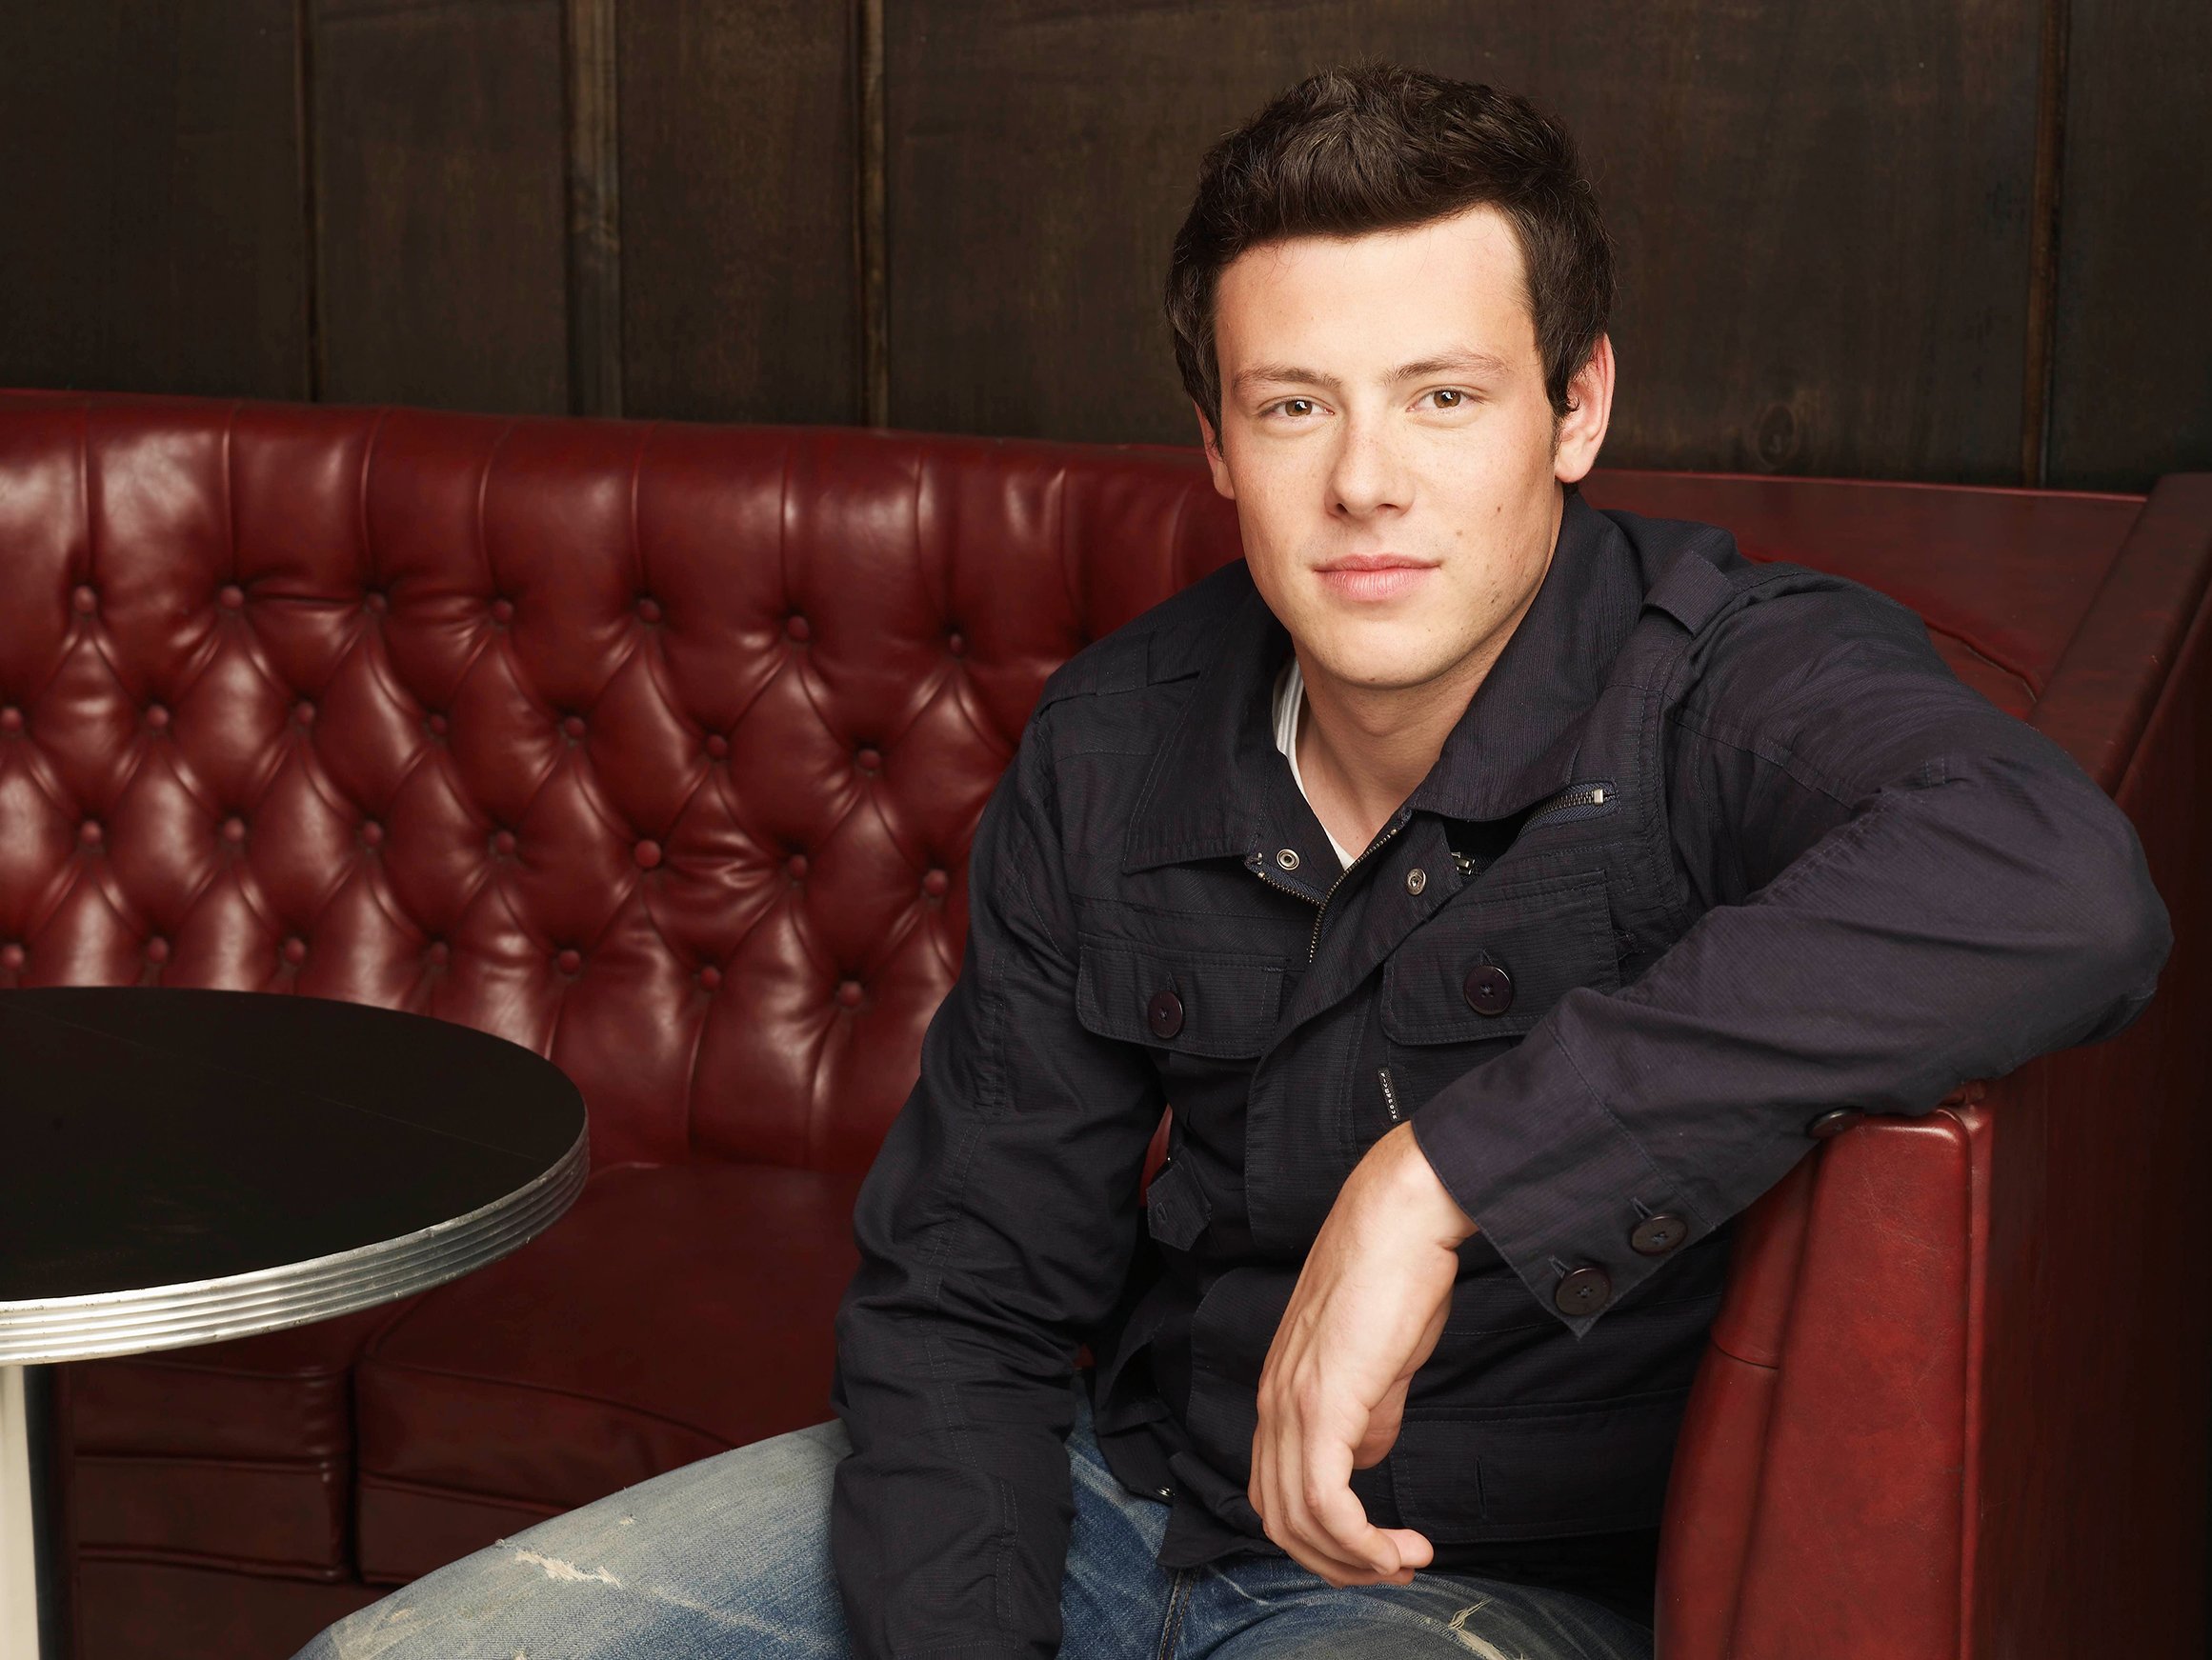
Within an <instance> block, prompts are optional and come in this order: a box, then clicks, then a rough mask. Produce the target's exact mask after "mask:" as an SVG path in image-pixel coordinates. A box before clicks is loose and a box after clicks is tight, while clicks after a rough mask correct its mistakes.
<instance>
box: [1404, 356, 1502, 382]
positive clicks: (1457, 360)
mask: <svg viewBox="0 0 2212 1660" xmlns="http://www.w3.org/2000/svg"><path fill="white" fill-rule="evenodd" d="M1453 370H1458V371H1459V372H1460V373H1463V374H1503V373H1504V372H1505V359H1503V358H1502V357H1493V356H1492V355H1491V354H1490V353H1489V352H1487V351H1464V350H1462V351H1445V352H1441V353H1439V354H1438V355H1437V356H1435V357H1424V358H1422V359H1421V360H1420V361H1419V362H1418V363H1407V364H1401V365H1400V366H1399V367H1398V370H1397V372H1396V373H1394V374H1393V375H1392V376H1391V379H1393V380H1418V379H1419V378H1420V377H1421V376H1422V375H1426V374H1449V373H1451V372H1452V371H1453Z"/></svg>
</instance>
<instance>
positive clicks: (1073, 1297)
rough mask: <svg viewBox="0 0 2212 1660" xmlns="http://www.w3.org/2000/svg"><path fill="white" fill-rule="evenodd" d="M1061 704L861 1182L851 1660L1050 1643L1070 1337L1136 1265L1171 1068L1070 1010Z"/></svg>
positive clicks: (975, 865)
mask: <svg viewBox="0 0 2212 1660" xmlns="http://www.w3.org/2000/svg"><path fill="white" fill-rule="evenodd" d="M1048 716H1049V710H1047V711H1045V712H1044V713H1040V715H1039V716H1038V717H1037V718H1036V720H1033V722H1032V724H1031V727H1030V730H1029V731H1028V732H1027V733H1026V734H1025V736H1024V739H1023V742H1022V745H1021V748H1020V750H1019V752H1018V753H1017V755H1016V760H1015V763H1014V765H1013V766H1012V767H1010V768H1009V769H1008V771H1007V773H1006V775H1005V777H1004V778H1003V779H1002V780H1001V782H1000V784H999V786H998V788H997V790H996V791H995V793H994V795H993V797H992V799H991V802H990V805H989V807H988V808H987V809H986V810H985V812H984V814H983V818H982V822H981V824H980V825H979V827H978V829H977V831H976V837H975V847H974V850H973V853H972V855H971V863H970V882H969V892H970V896H971V897H970V906H971V913H970V919H969V928H968V937H967V944H966V948H965V955H964V958H963V961H962V965H961V969H960V972H959V975H958V978H957V980H956V981H955V985H954V987H953V990H951V992H950V993H949V994H948V995H947V997H946V999H945V1001H944V1003H943V1004H942V1005H941V1006H940V1008H939V1010H938V1011H937V1013H936V1015H935V1018H934V1019H933V1020H932V1022H931V1024H930V1027H929V1030H928V1033H927V1036H926V1037H925V1039H924V1041H923V1045H922V1058H921V1075H920V1078H919V1081H918V1082H917V1083H916V1084H915V1089H914V1091H913V1093H912V1095H911V1096H910V1097H909V1098H908V1100H907V1102H906V1105H905V1107H904V1108H903V1110H901V1111H900V1113H899V1115H898V1117H897V1119H896V1120H895V1123H894V1124H893V1126H892V1129H891V1130H890V1133H889V1136H888V1138H887V1139H886V1141H885V1143H884V1146H883V1150H882V1151H881V1153H880V1155H879V1156H878V1158H877V1159H876V1162H875V1166H874V1168H873V1169H872V1170H871V1171H870V1174H869V1176H868V1179H867V1182H866V1183H865V1185H864V1186H863V1188H862V1189H861V1192H860V1198H859V1203H858V1208H857V1210H856V1213H855V1223H854V1227H855V1236H856V1239H857V1242H858V1245H859V1249H860V1257H861V1266H860V1268H859V1270H858V1272H857V1273H856V1274H855V1278H854V1279H853V1281H852V1284H851V1286H850V1287H849V1289H848V1290H847V1291H846V1293H845V1297H844V1300H843V1303H842V1305H841V1307H840V1309H839V1311H838V1315H837V1372H836V1381H835V1389H834V1397H833V1398H834V1402H835V1408H836V1410H837V1412H838V1414H839V1416H840V1417H841V1418H842V1419H843V1420H844V1422H845V1425H846V1427H847V1429H848V1430H849V1431H850V1433H851V1436H852V1441H853V1448H854V1450H853V1452H852V1454H851V1456H849V1457H848V1458H846V1459H844V1460H843V1461H842V1462H840V1463H839V1465H838V1467H837V1470H836V1474H835V1487H834V1491H833V1499H832V1509H831V1549H832V1555H833V1559H834V1563H835V1572H836V1577H837V1582H838V1586H839V1589H840V1591H841V1593H842V1595H843V1598H844V1603H845V1609H846V1612H847V1616H848V1623H849V1625H850V1628H851V1631H852V1640H853V1651H854V1652H855V1654H856V1655H862V1656H872V1657H887V1656H894V1655H919V1654H924V1653H926V1654H929V1655H932V1656H940V1657H941V1656H952V1655H963V1656H966V1655H975V1656H983V1655H992V1656H996V1655H1024V1656H1028V1655H1036V1656H1049V1655H1051V1654H1053V1653H1055V1652H1056V1650H1057V1648H1058V1645H1059V1638H1060V1617H1059V1602H1060V1581H1061V1575H1062V1572H1063V1570H1064V1566H1065V1559H1066V1553H1067V1543H1068V1535H1069V1530H1070V1527H1071V1523H1072V1519H1073V1514H1074V1504H1073V1498H1072V1494H1071V1491H1070V1487H1069V1474H1068V1461H1067V1450H1066V1440H1067V1436H1068V1432H1069V1430H1070V1427H1071V1424H1072V1421H1073V1414H1074V1394H1073V1377H1074V1364H1075V1359H1076V1349H1077V1347H1078V1345H1079V1344H1080V1343H1081V1342H1083V1341H1084V1339H1085V1337H1086V1335H1087V1333H1088V1331H1089V1330H1090V1329H1092V1328H1093V1327H1094V1326H1095V1325H1096V1323H1097V1322H1098V1321H1099V1320H1100V1319H1101V1318H1102V1317H1103V1316H1104V1315H1105V1313H1106V1312H1107V1311H1108V1310H1109V1309H1110V1308H1111V1306H1112V1303H1113V1300H1114V1298H1115V1296H1116V1293H1117V1292H1118V1291H1119V1290H1120V1287H1121V1282H1122V1279H1123V1277H1124V1275H1125V1274H1126V1273H1127V1271H1128V1268H1129V1262H1130V1258H1131V1254H1132V1252H1133V1250H1134V1248H1135V1243H1136V1226H1137V1217H1138V1210H1137V1202H1138V1186H1139V1177H1140V1172H1141V1170H1142V1165H1143V1158H1144V1152H1145V1148H1146V1146H1147V1144H1148V1143H1149V1141H1150V1139H1151V1136H1152V1133H1153V1131H1154V1130H1155V1129H1156V1126H1157V1124H1158V1121H1159V1116H1160V1111H1161V1102H1160V1085H1159V1081H1158V1077H1157V1074H1156V1071H1155V1070H1153V1069H1152V1067H1151V1066H1150V1064H1149V1062H1147V1060H1146V1059H1145V1057H1144V1055H1143V1051H1142V1050H1138V1049H1136V1048H1135V1047H1134V1046H1129V1045H1124V1044H1120V1043H1116V1042H1114V1041H1111V1040H1108V1039H1105V1038H1101V1037H1097V1036H1095V1035H1094V1034H1092V1033H1091V1032H1089V1031H1087V1030H1084V1029H1083V1027H1082V1026H1081V1025H1080V1024H1079V1023H1078V1022H1077V1020H1076V1014H1075V1008H1076V998H1075V980H1076V960H1077V950H1076V942H1075V938H1074V932H1075V930H1074V925H1073V920H1072V916H1071V913H1070V901H1069V897H1068V893H1067V889H1066V881H1065V877H1064V873H1063V871H1062V868H1061V858H1060V849H1059V839H1058V834H1057V831H1056V828H1055V823H1054V818H1055V807H1054V800H1053V790H1052V775H1051V765H1050V760H1049V750H1050V744H1049V738H1048V736H1047V734H1046V732H1045V731H1044V730H1043V728H1044V725H1045V724H1046V723H1047V719H1048Z"/></svg>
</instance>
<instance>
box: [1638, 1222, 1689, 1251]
mask: <svg viewBox="0 0 2212 1660" xmlns="http://www.w3.org/2000/svg"><path fill="white" fill-rule="evenodd" d="M1689 1237H1690V1225H1689V1224H1688V1223H1687V1222H1685V1221H1683V1220H1682V1219H1681V1218H1680V1217H1679V1216H1646V1217H1645V1218H1644V1219H1643V1220H1642V1221H1641V1222H1639V1223H1638V1224H1637V1225H1636V1231H1635V1232H1633V1233H1631V1234H1630V1235H1629V1236H1628V1244H1629V1249H1630V1250H1634V1251H1636V1252H1637V1253H1638V1254H1639V1255H1641V1256H1664V1255H1666V1253H1667V1252H1668V1251H1670V1250H1674V1248H1675V1247H1676V1246H1678V1245H1679V1244H1681V1242H1682V1241H1683V1240H1685V1239H1687V1238H1689Z"/></svg>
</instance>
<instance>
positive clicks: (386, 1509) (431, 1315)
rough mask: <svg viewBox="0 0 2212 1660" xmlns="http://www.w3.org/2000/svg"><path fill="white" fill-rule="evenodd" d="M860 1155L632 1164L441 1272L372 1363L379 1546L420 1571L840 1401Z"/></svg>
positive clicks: (367, 1540) (363, 1556)
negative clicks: (523, 1236)
mask: <svg viewBox="0 0 2212 1660" xmlns="http://www.w3.org/2000/svg"><path fill="white" fill-rule="evenodd" d="M858 1189H859V1178H858V1177H857V1176H854V1175H839V1174H824V1173H821V1172H817V1171H811V1170H785V1169H781V1168H773V1167H768V1166H760V1165H727V1164H694V1165H673V1166H640V1165H628V1166H618V1167H615V1168H613V1169H610V1170H602V1171H599V1172H598V1173H596V1174H594V1175H593V1178H592V1180H591V1181H590V1183H589V1184H588V1185H587V1186H586V1188H585V1190H584V1192H583V1193H582V1195H581V1196H580V1197H579V1198H578V1199H577V1201H576V1203H575V1205H574V1207H573V1209H572V1210H570V1212H569V1213H568V1215H566V1216H564V1217H563V1218H562V1219H561V1220H560V1221H559V1222H558V1223H556V1224H555V1225H554V1226H553V1228H552V1229H550V1230H547V1231H546V1232H545V1233H544V1234H543V1235H541V1236H540V1237H539V1238H537V1239H535V1240H533V1242H532V1243H531V1244H529V1245H528V1246H526V1247H524V1248H523V1249H522V1250H519V1251H517V1252H515V1253H514V1254H513V1256H511V1257H508V1258H506V1259H504V1260H503V1261H500V1262H497V1263H494V1264H493V1265H492V1266H490V1267H488V1268H485V1269H482V1270H478V1271H477V1272H475V1273H473V1274H471V1275H469V1276H468V1277H467V1278H465V1279H461V1280H457V1281H455V1282H453V1283H452V1285H448V1286H443V1287H440V1288H439V1289H437V1290H433V1291H431V1292H430V1293H428V1294H427V1295H426V1296H424V1297H423V1299H422V1300H421V1301H420V1302H419V1303H418V1304H417V1305H416V1306H415V1307H414V1308H413V1309H412V1310H410V1311H409V1312H408V1313H407V1315H406V1316H405V1317H404V1318H402V1319H400V1320H398V1321H396V1322H395V1323H393V1324H392V1326H391V1327H389V1328H388V1329H387V1330H385V1331H384V1332H383V1333H382V1335H381V1336H380V1337H379V1338H378V1339H377V1340H376V1341H375V1343H373V1344H372V1346H371V1348H370V1350H369V1351H368V1352H367V1353H366V1354H365V1355H364V1356H363V1357H362V1360H361V1364H360V1367H359V1369H358V1372H357V1375H356V1382H355V1389H356V1394H357V1401H358V1430H359V1436H360V1501H359V1511H360V1513H359V1562H360V1569H361V1572H362V1574H363V1576H364V1577H365V1578H368V1579H371V1580H372V1581H376V1582H380V1583H388V1584H390V1583H400V1582H403V1581H405V1580H408V1579H412V1578H414V1577H415V1576H417V1575H419V1574H422V1573H427V1572H429V1571H430V1570H432V1569H433V1568H436V1567H438V1566H440V1565H441V1564H442V1563H445V1562H448V1561H451V1560H452V1558H453V1557H455V1556H458V1555H462V1554H465V1553H466V1552H468V1551H470V1550H475V1549H477V1548H479V1547H481V1546H484V1545H489V1544H492V1543H493V1542H494V1541H495V1540H496V1539H498V1538H499V1537H500V1536H502V1535H503V1534H505V1533H507V1532H509V1531H512V1530H515V1529H517V1528H519V1527H522V1526H527V1525H528V1524H529V1523H530V1522H532V1521H534V1520H537V1519H539V1518H541V1517H543V1516H547V1515H552V1514H554V1513H557V1512H558V1511H560V1510H568V1509H571V1508H573V1507H574V1506H576V1505H581V1504H587V1503H589V1502H590V1501H592V1500H593V1499H596V1498H599V1497H602V1496H603V1495H605V1494H607V1493H610V1492H613V1491H614V1490H616V1489H618V1488H623V1487H628V1486H631V1485H633V1483H636V1482H640V1481H644V1480H646V1479H648V1478H649V1477H652V1476H654V1475H657V1474H659V1473H661V1472H662V1471H664V1470H673V1469H674V1468H676V1467H677V1466H678V1465H681V1464H687V1463H689V1462H691V1461H692V1460H694V1459H696V1458H702V1457H705V1456H707V1455H709V1454H711V1453H714V1452H718V1451H721V1450H725V1449H727V1448H731V1447H737V1446H742V1445H743V1444H745V1443H746V1442H749V1441H755V1440H758V1439H760V1438H761V1437H763V1436H767V1435H774V1434H780V1433H781V1432H783V1431H784V1430H795V1429H799V1428H801V1427H802V1426H804V1425H808V1424H817V1423H820V1422H821V1421H822V1420H823V1419H825V1418H827V1417H829V1416H830V1404H829V1392H830V1369H831V1363H832V1359H833V1352H834V1338H833V1331H832V1317H833V1315H834V1314H835V1310H836V1305H837V1298H838V1295H839V1293H840V1292H841V1291H842V1290H844V1287H845V1283H846V1281H847V1280H849V1279H850V1278H851V1277H852V1274H853V1270H854V1269H855V1267H856V1266H857V1261H858V1259H857V1256H856V1255H855V1250H854V1247H853V1242H852V1213H853V1201H854V1198H855V1194H856V1193H857V1191H858Z"/></svg>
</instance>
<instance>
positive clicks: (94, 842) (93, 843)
mask: <svg viewBox="0 0 2212 1660" xmlns="http://www.w3.org/2000/svg"><path fill="white" fill-rule="evenodd" d="M107 839H108V832H107V831H106V830H102V829H101V828H100V821H99V820H98V819H96V818H88V819H87V820H85V822H84V823H83V824H81V825H79V826H77V840H79V841H80V842H82V843H84V844H85V846H86V847H88V848H96V847H98V846H99V845H100V844H101V843H102V842H104V841H106V840H107Z"/></svg>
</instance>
